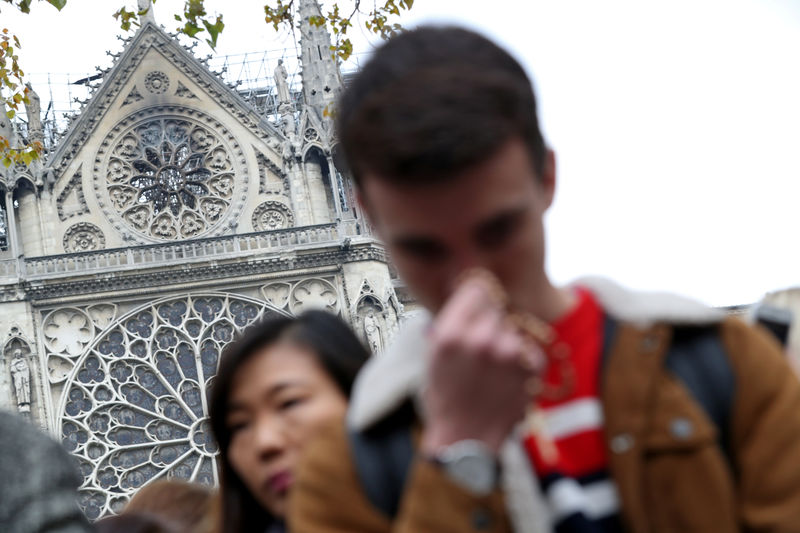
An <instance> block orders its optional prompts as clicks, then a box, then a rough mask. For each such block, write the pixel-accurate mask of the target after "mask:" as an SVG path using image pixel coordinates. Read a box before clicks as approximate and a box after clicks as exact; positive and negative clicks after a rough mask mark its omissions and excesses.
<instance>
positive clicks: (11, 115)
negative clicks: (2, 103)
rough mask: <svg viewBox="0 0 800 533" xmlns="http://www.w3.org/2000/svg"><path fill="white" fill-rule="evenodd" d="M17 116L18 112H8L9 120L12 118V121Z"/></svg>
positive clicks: (11, 110)
mask: <svg viewBox="0 0 800 533" xmlns="http://www.w3.org/2000/svg"><path fill="white" fill-rule="evenodd" d="M16 114H17V112H16V111H14V110H13V109H9V110H8V111H6V116H7V117H8V118H10V119H11V118H14V117H15V116H16Z"/></svg>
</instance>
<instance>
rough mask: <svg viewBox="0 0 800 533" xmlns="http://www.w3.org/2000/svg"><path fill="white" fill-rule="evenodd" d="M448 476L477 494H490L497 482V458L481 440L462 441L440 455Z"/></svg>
mask: <svg viewBox="0 0 800 533" xmlns="http://www.w3.org/2000/svg"><path fill="white" fill-rule="evenodd" d="M440 460H441V463H442V464H443V466H444V468H445V471H446V472H447V475H448V477H449V478H450V479H451V480H452V481H453V482H455V483H456V484H457V485H459V486H460V487H463V488H465V489H467V490H469V491H470V492H472V493H474V494H476V495H486V494H489V493H490V492H491V491H492V489H494V486H495V484H496V483H497V460H496V459H495V457H494V456H493V455H492V454H491V452H489V450H488V449H487V448H486V446H484V445H483V443H481V442H479V441H470V440H466V441H460V442H457V443H455V444H452V445H451V446H448V447H447V449H446V451H445V452H444V453H442V456H441V457H440Z"/></svg>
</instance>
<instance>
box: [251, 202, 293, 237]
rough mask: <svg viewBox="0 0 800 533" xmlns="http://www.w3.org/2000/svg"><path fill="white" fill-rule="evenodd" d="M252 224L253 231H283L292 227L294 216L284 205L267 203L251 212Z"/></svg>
mask: <svg viewBox="0 0 800 533" xmlns="http://www.w3.org/2000/svg"><path fill="white" fill-rule="evenodd" d="M252 222H253V229H254V230H255V231H271V230H276V229H284V228H290V227H292V226H293V225H294V215H293V214H292V211H291V210H290V209H289V208H288V207H286V205H285V204H283V203H281V202H273V201H268V202H264V203H262V204H261V205H259V206H258V207H256V208H255V210H253V219H252Z"/></svg>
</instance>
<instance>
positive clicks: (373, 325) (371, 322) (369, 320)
mask: <svg viewBox="0 0 800 533" xmlns="http://www.w3.org/2000/svg"><path fill="white" fill-rule="evenodd" d="M364 336H365V337H366V339H367V344H369V349H370V350H372V353H373V355H378V354H379V353H380V352H381V350H382V349H383V342H382V339H381V327H380V325H379V324H378V319H377V318H375V311H373V310H372V309H370V310H369V311H367V314H366V316H365V317H364Z"/></svg>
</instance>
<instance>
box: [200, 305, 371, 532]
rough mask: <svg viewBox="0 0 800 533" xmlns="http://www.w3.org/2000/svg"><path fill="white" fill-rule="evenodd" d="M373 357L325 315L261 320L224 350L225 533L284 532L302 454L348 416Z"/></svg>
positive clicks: (218, 390) (218, 380)
mask: <svg viewBox="0 0 800 533" xmlns="http://www.w3.org/2000/svg"><path fill="white" fill-rule="evenodd" d="M368 356H369V353H368V352H367V350H366V349H365V348H364V346H363V345H362V343H361V341H359V339H358V338H357V337H356V335H355V334H354V333H353V331H352V330H351V329H350V327H349V326H348V325H347V324H346V323H345V322H344V321H342V320H341V319H340V318H338V317H337V316H334V315H332V314H330V313H326V312H323V311H307V312H305V313H303V314H301V315H299V316H297V317H270V318H268V319H265V320H262V321H261V322H259V323H257V324H255V325H253V326H250V327H249V328H247V329H246V330H245V331H244V333H243V334H242V336H241V337H239V338H238V339H236V340H234V341H233V342H232V343H231V344H229V345H228V346H227V347H226V348H225V350H224V351H223V353H222V356H221V357H220V365H219V371H218V372H217V375H216V377H215V378H214V380H213V383H212V385H211V393H210V406H209V411H210V413H209V414H210V418H211V426H212V429H213V432H214V435H215V437H216V439H217V442H218V444H219V448H220V455H219V459H218V461H219V467H220V474H221V479H220V496H221V510H220V520H221V529H220V531H225V532H226V533H227V532H231V533H265V532H268V533H282V532H284V531H285V526H284V517H285V515H286V511H287V496H288V492H289V490H290V489H291V486H292V482H293V475H294V469H295V467H296V465H297V461H298V457H299V455H300V452H301V451H302V449H303V447H304V446H305V445H306V443H307V442H308V440H310V439H311V438H312V437H313V436H314V435H315V433H316V432H317V431H318V430H319V429H320V428H321V427H322V426H324V425H325V424H326V423H328V422H331V421H332V420H335V419H337V418H342V417H343V416H344V413H345V411H346V409H347V401H348V398H349V396H350V389H351V387H352V385H353V381H354V380H355V377H356V374H357V373H358V371H359V369H360V368H361V365H362V364H363V363H364V362H365V361H366V360H367V358H368Z"/></svg>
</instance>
